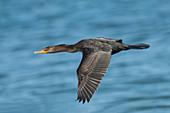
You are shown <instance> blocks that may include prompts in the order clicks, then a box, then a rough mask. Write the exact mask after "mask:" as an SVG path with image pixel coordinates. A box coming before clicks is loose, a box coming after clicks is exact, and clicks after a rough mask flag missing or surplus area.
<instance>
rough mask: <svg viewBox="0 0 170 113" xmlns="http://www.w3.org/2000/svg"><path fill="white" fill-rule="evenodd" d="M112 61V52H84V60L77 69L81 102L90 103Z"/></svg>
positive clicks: (78, 98)
mask: <svg viewBox="0 0 170 113" xmlns="http://www.w3.org/2000/svg"><path fill="white" fill-rule="evenodd" d="M110 59H111V50H110V51H109V52H105V51H97V52H90V51H89V50H84V51H83V58H82V61H81V63H80V66H79V68H78V69H77V76H78V97H77V100H79V102H81V101H83V103H85V101H86V100H87V102H89V101H90V99H91V98H92V95H93V94H94V93H95V91H96V90H97V88H98V86H99V84H100V82H101V80H102V77H103V76H104V74H105V73H106V72H107V69H108V66H109V63H110Z"/></svg>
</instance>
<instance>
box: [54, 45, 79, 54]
mask: <svg viewBox="0 0 170 113" xmlns="http://www.w3.org/2000/svg"><path fill="white" fill-rule="evenodd" d="M54 50H55V52H54V53H58V52H69V53H74V52H78V49H77V48H76V46H75V45H66V44H61V45H56V46H54Z"/></svg>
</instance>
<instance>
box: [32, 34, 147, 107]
mask: <svg viewBox="0 0 170 113" xmlns="http://www.w3.org/2000/svg"><path fill="white" fill-rule="evenodd" d="M149 47H150V46H149V45H147V44H125V43H122V39H108V38H103V37H99V38H95V39H84V40H81V41H79V42H78V43H76V44H74V45H66V44H61V45H55V46H49V47H46V48H45V49H43V50H42V51H37V52H34V53H35V54H37V53H59V52H69V53H74V52H82V53H83V58H82V60H81V63H80V65H79V67H78V69H77V77H78V92H77V93H78V96H77V100H79V102H81V101H83V104H84V103H85V102H86V100H87V102H89V101H90V99H91V98H92V96H93V94H94V93H95V91H96V90H97V88H98V86H99V84H100V82H101V80H102V77H103V76H105V73H106V72H107V69H108V66H109V63H110V59H111V55H113V54H115V53H118V52H120V51H122V50H129V49H147V48H149Z"/></svg>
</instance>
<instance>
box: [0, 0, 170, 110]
mask: <svg viewBox="0 0 170 113" xmlns="http://www.w3.org/2000/svg"><path fill="white" fill-rule="evenodd" d="M99 36H102V37H108V38H121V39H123V40H124V42H125V43H148V44H150V45H151V48H149V49H147V50H141V51H139V50H130V51H128V52H121V53H119V54H117V55H114V56H112V60H111V63H110V66H109V69H108V72H107V74H106V77H104V78H103V80H102V83H101V84H100V87H99V89H98V91H97V92H96V93H95V94H94V96H93V98H92V99H91V101H90V103H86V104H81V103H78V102H77V101H75V100H76V98H77V75H76V69H77V67H78V65H79V63H80V61H81V57H82V55H81V53H74V54H69V53H58V54H52V55H42V54H41V55H34V54H33V52H34V51H35V50H41V49H42V48H44V47H46V46H49V45H55V44H61V43H66V44H73V43H76V42H78V41H79V40H81V39H85V38H95V37H99ZM169 44H170V1H169V0H107V1H104V0H84V1H79V0H0V48H1V53H0V92H1V93H0V113H71V112H72V113H170V68H169V67H170V61H169V57H170V46H169Z"/></svg>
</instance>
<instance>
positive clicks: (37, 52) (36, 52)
mask: <svg viewBox="0 0 170 113" xmlns="http://www.w3.org/2000/svg"><path fill="white" fill-rule="evenodd" d="M39 53H48V51H44V49H43V50H41V51H35V52H34V54H39Z"/></svg>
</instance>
